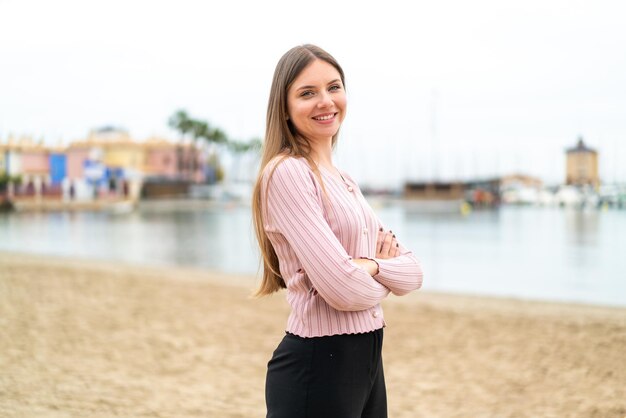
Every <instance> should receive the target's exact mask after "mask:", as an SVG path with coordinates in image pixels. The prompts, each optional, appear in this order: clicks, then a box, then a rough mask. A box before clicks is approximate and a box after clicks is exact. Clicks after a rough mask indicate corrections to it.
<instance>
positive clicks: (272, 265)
mask: <svg viewBox="0 0 626 418" xmlns="http://www.w3.org/2000/svg"><path fill="white" fill-rule="evenodd" d="M317 59H319V60H322V61H325V62H327V63H329V64H330V65H332V66H333V67H335V69H336V70H337V72H339V75H340V77H341V82H342V84H343V85H344V86H345V80H344V74H343V70H342V69H341V66H340V65H339V64H338V63H337V61H336V60H335V59H334V58H333V57H332V56H331V55H330V54H329V53H327V52H326V51H324V50H323V49H321V48H319V47H317V46H315V45H310V44H307V45H302V46H296V47H294V48H292V49H290V50H289V51H287V52H286V53H285V55H283V56H282V57H281V58H280V60H279V61H278V64H277V65H276V69H275V70H274V78H273V80H272V88H271V89H270V97H269V101H268V104H267V120H266V127H265V141H264V144H263V149H262V156H261V165H260V168H259V174H258V177H257V180H256V184H255V185H254V191H253V194H252V215H253V221H254V229H255V232H256V238H257V241H258V243H259V248H260V250H261V256H262V261H263V279H262V282H261V285H260V286H259V288H258V289H257V291H256V293H255V296H266V295H270V294H272V293H274V292H277V291H278V290H280V289H282V288H285V287H286V285H285V281H284V280H283V278H282V277H281V275H280V265H279V261H278V256H277V255H276V251H274V247H273V246H272V243H271V242H270V240H269V238H268V237H267V233H266V232H265V228H264V224H263V207H264V205H263V203H264V202H262V201H261V196H262V193H261V187H262V184H261V183H262V178H263V172H264V170H265V168H266V167H267V165H268V163H269V162H270V161H271V160H272V159H273V158H274V157H276V156H279V155H282V156H283V158H287V157H288V156H294V157H304V158H305V159H306V160H307V161H308V163H309V165H310V166H311V168H312V169H313V171H314V172H315V174H316V175H317V176H318V178H319V177H320V174H319V170H318V169H317V166H316V164H315V163H314V162H313V160H312V158H311V145H310V144H309V142H308V141H307V139H306V138H304V137H303V136H302V135H300V134H299V133H298V132H297V131H296V128H295V126H294V125H293V123H291V120H289V118H288V115H289V114H288V111H287V93H288V91H289V88H290V87H291V84H292V83H293V81H294V80H295V79H296V78H297V77H298V75H300V73H301V72H302V70H304V69H305V68H306V67H307V66H309V65H310V64H311V63H312V62H313V61H315V60H317ZM337 135H338V133H337V134H335V136H333V139H332V145H333V146H334V145H335V143H336V142H337ZM281 161H282V160H281ZM278 164H280V161H279V162H278V163H277V164H274V166H273V168H272V169H271V172H270V173H269V177H268V178H271V176H272V174H273V173H274V170H275V169H276V166H277V165H278ZM268 184H269V183H268Z"/></svg>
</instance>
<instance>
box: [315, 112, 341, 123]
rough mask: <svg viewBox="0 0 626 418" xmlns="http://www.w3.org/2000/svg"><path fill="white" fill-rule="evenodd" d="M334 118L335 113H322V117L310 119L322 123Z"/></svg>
mask: <svg viewBox="0 0 626 418" xmlns="http://www.w3.org/2000/svg"><path fill="white" fill-rule="evenodd" d="M335 116H337V113H324V114H323V115H317V116H313V118H312V119H313V120H316V121H319V122H324V121H328V120H331V119H334V118H335Z"/></svg>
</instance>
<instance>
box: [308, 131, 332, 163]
mask: <svg viewBox="0 0 626 418" xmlns="http://www.w3.org/2000/svg"><path fill="white" fill-rule="evenodd" d="M311 157H312V158H313V161H315V162H316V163H317V164H318V165H323V166H324V167H328V168H332V167H333V153H332V138H328V140H323V141H321V140H320V141H311Z"/></svg>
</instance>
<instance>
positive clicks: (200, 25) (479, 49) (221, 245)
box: [0, 0, 626, 306]
mask: <svg viewBox="0 0 626 418" xmlns="http://www.w3.org/2000/svg"><path fill="white" fill-rule="evenodd" d="M625 11H626V6H625V5H624V4H623V3H621V2H619V1H602V0H601V1H594V2H591V1H580V0H578V1H576V0H574V1H547V2H546V1H524V2H502V1H495V0H494V1H478V2H463V1H441V2H411V3H408V2H399V1H388V2H384V3H379V2H376V3H374V2H369V1H362V2H358V3H356V2H328V1H321V2H316V3H300V2H293V1H270V2H253V1H228V2H201V1H190V0H179V1H176V2H173V1H143V0H137V1H117V0H113V1H111V0H110V1H106V2H104V1H90V2H85V1H69V0H61V1H56V2H46V1H28V0H27V1H9V0H0V16H2V25H1V26H0V205H1V207H2V208H3V209H2V213H0V250H6V251H13V252H16V253H20V252H31V253H37V254H47V255H63V256H71V257H76V258H86V259H99V260H103V261H105V262H109V263H111V264H115V263H119V262H131V263H137V264H147V265H155V266H160V265H168V266H184V267H200V268H210V269H216V270H221V271H224V272H229V273H244V274H256V273H257V271H258V266H259V264H258V253H257V250H256V244H255V242H254V238H253V232H252V223H251V216H250V203H249V200H250V194H251V189H252V182H253V181H254V178H255V175H256V172H257V170H258V157H259V146H260V144H261V142H262V137H263V134H264V119H265V110H266V102H267V98H268V93H269V87H270V83H271V77H272V73H273V70H274V66H275V64H276V62H277V61H278V59H279V58H280V56H281V55H282V54H283V53H284V52H285V51H286V50H287V49H289V48H291V47H293V46H295V45H298V44H303V43H314V44H317V45H319V46H321V47H322V48H324V49H326V50H328V51H329V52H330V53H331V54H333V55H334V56H335V58H336V59H337V60H338V61H339V62H340V64H341V65H342V66H343V68H344V71H345V73H346V84H347V85H346V87H347V91H348V117H347V119H346V121H345V123H344V126H343V128H342V132H341V137H340V141H339V143H338V146H337V150H336V155H335V164H336V165H337V166H338V167H341V168H342V169H344V170H345V171H347V172H349V173H351V175H352V176H353V177H354V178H355V179H356V180H357V182H359V184H360V185H361V188H362V190H363V192H364V193H365V194H366V196H367V197H368V199H369V201H370V203H371V204H372V206H373V207H374V209H375V210H376V212H377V213H378V214H379V216H380V217H381V219H382V220H383V221H384V222H385V223H386V224H387V225H388V226H389V227H391V228H393V230H394V231H397V234H398V237H399V238H400V240H401V241H402V242H403V244H404V245H406V246H407V247H409V248H411V249H412V250H413V251H414V253H415V254H417V256H418V257H419V258H420V259H421V261H422V262H423V265H424V269H425V275H426V280H425V284H424V288H425V289H428V290H435V291H445V292H458V293H470V294H484V295H497V296H507V297H509V296H510V297H516V298H530V299H544V300H555V301H576V302H584V303H591V304H602V305H611V306H626V281H625V280H624V277H625V273H626V259H625V258H624V257H623V248H624V245H625V244H626V54H624V45H626V29H625V28H624V25H623V16H624V12H625Z"/></svg>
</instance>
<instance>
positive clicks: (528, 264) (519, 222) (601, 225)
mask: <svg viewBox="0 0 626 418" xmlns="http://www.w3.org/2000/svg"><path fill="white" fill-rule="evenodd" d="M374 209H375V211H376V212H377V214H378V216H379V217H380V219H381V220H382V222H383V223H384V224H385V225H386V226H387V227H388V228H390V229H392V230H393V231H394V233H395V234H396V236H397V237H398V239H399V240H400V242H402V244H403V245H404V246H405V247H407V248H409V249H411V250H412V251H413V253H414V254H415V255H416V256H417V257H418V259H419V260H420V261H421V263H422V266H423V270H424V284H423V289H425V290H429V291H436V292H446V293H461V294H473V295H488V296H498V297H507V298H519V299H533V300H546V301H560V302H577V303H585V304H595V305H605V306H619V307H624V306H626V211H624V210H617V209H608V210H597V209H587V210H581V209H573V208H560V207H531V206H504V207H500V208H497V209H484V210H474V211H471V212H469V213H466V214H461V213H437V212H428V211H426V212H425V211H420V210H415V209H414V208H413V207H411V206H407V205H402V204H397V203H396V204H393V203H391V204H375V205H374ZM0 250H6V251H11V252H15V253H33V254H45V255H59V256H66V257H68V256H69V257H76V258H84V259H97V260H106V261H110V262H111V263H116V262H124V263H133V264H144V265H152V266H161V265H168V266H184V267H193V268H200V269H203V268H206V269H210V270H220V271H224V272H227V273H237V274H251V275H255V274H257V275H258V272H259V253H258V251H257V249H256V243H255V240H254V232H253V229H252V218H251V210H250V207H249V206H246V205H241V204H235V203H227V204H215V205H210V204H188V203H182V202H176V201H170V202H166V203H154V204H152V203H147V204H141V205H140V206H139V208H138V209H136V210H134V211H131V212H126V213H115V212H49V213H45V212H12V213H6V214H0Z"/></svg>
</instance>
